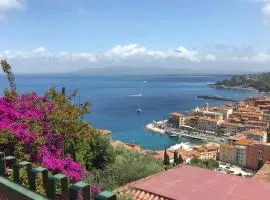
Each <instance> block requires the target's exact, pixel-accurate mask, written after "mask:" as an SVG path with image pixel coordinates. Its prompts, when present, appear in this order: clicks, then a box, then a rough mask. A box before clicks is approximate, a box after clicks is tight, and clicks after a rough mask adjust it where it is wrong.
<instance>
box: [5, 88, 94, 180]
mask: <svg viewBox="0 0 270 200" xmlns="http://www.w3.org/2000/svg"><path fill="white" fill-rule="evenodd" d="M53 109H54V105H53V104H52V103H50V101H49V100H48V99H47V98H46V97H40V96H38V95H37V94H35V93H31V94H25V95H21V96H16V97H14V98H12V99H8V98H6V97H2V98H0V134H3V133H8V134H13V135H14V136H15V137H16V139H17V140H18V141H20V142H22V144H23V145H24V148H25V151H26V153H28V154H29V155H30V161H31V162H35V163H38V164H40V165H42V166H43V167H46V168H48V170H50V171H51V172H53V173H63V174H65V175H66V176H67V177H69V180H70V181H71V182H76V181H79V180H81V179H82V178H84V176H88V175H89V174H87V173H85V171H84V169H83V166H82V165H81V164H80V163H78V162H74V161H73V159H72V158H71V157H69V156H64V155H63V153H62V150H61V144H62V143H63V140H64V137H63V134H60V133H53V131H52V129H51V127H50V121H49V120H48V116H49V114H50V113H51V112H52V111H53Z"/></svg>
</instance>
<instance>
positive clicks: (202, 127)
mask: <svg viewBox="0 0 270 200" xmlns="http://www.w3.org/2000/svg"><path fill="white" fill-rule="evenodd" d="M269 99H270V98H267V97H260V98H257V97H256V98H255V97H250V98H248V99H247V100H246V101H243V102H238V103H236V104H234V105H233V104H225V105H222V106H216V107H209V105H208V104H206V105H205V106H204V107H202V108H199V107H197V108H195V109H194V110H191V112H190V113H189V114H188V115H186V116H185V115H182V114H180V113H171V114H170V122H171V123H172V124H173V126H174V127H176V128H181V127H183V126H185V125H186V126H189V127H192V128H194V129H197V130H199V131H204V132H205V133H208V134H216V135H224V136H235V135H245V136H246V137H247V138H248V139H254V140H256V141H259V142H266V141H267V130H268V128H269V122H270V104H269Z"/></svg>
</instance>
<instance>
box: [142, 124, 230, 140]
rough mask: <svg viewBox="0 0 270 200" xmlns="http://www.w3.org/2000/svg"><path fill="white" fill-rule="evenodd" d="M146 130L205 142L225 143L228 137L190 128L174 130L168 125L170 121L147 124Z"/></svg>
mask: <svg viewBox="0 0 270 200" xmlns="http://www.w3.org/2000/svg"><path fill="white" fill-rule="evenodd" d="M145 128H146V129H147V130H149V131H152V132H157V133H161V134H167V135H168V136H170V137H187V138H193V139H197V140H203V141H205V142H217V143H224V142H225V141H226V139H227V137H225V136H216V135H212V134H207V133H205V132H203V131H200V130H196V129H194V128H193V130H192V127H189V128H190V129H189V130H183V129H180V128H179V129H177V128H172V127H171V126H170V124H169V123H168V120H165V121H154V122H153V123H150V124H147V125H146V126H145ZM186 128H187V126H186Z"/></svg>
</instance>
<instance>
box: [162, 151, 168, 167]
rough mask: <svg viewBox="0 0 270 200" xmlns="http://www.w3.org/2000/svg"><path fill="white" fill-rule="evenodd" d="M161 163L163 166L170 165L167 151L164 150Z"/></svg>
mask: <svg viewBox="0 0 270 200" xmlns="http://www.w3.org/2000/svg"><path fill="white" fill-rule="evenodd" d="M163 163H164V165H165V166H167V165H170V157H169V155H168V153H167V149H165V151H164V159H163Z"/></svg>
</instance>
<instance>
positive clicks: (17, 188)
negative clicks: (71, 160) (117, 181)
mask: <svg viewBox="0 0 270 200" xmlns="http://www.w3.org/2000/svg"><path fill="white" fill-rule="evenodd" d="M7 165H8V166H9V167H10V168H11V169H12V171H13V180H10V179H8V178H7V173H6V166H7ZM21 169H25V170H26V174H27V181H28V186H25V185H23V184H22V183H21V180H20V175H21ZM38 175H41V177H42V187H43V189H44V191H45V195H42V194H39V193H38V192H37V183H36V182H37V176H38ZM57 186H58V187H57ZM56 188H59V189H58V190H59V191H60V194H61V199H63V200H77V199H79V197H78V192H79V191H80V193H81V196H82V198H83V200H90V199H91V193H90V185H89V184H86V183H84V182H78V183H75V184H73V185H71V186H69V183H68V178H67V177H66V176H65V175H63V174H56V175H49V172H48V170H47V169H46V168H43V167H36V168H33V167H32V163H30V162H26V161H23V162H17V159H16V158H15V157H13V156H5V154H4V153H2V152H0V200H54V199H57V191H58V190H57V189H56ZM95 200H116V195H115V194H114V193H112V192H109V191H104V192H101V193H100V194H98V195H97V196H96V197H95Z"/></svg>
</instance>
